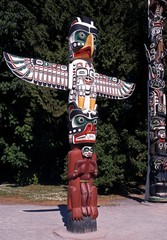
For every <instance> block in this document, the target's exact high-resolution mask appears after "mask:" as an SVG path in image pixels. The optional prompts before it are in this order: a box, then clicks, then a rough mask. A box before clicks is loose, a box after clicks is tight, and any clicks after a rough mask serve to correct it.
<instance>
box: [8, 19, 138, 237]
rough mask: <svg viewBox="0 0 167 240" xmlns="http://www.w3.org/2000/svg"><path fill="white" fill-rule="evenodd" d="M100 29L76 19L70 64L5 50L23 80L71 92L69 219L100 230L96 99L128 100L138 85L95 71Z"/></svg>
mask: <svg viewBox="0 0 167 240" xmlns="http://www.w3.org/2000/svg"><path fill="white" fill-rule="evenodd" d="M96 42H97V29H96V27H95V26H94V23H93V21H91V20H90V19H89V18H87V17H76V18H74V20H73V22H72V24H71V27H70V30H69V58H70V63H69V65H68V66H64V65H60V64H54V63H48V62H46V61H43V60H39V59H33V58H24V57H18V56H15V55H11V54H9V53H6V52H5V53H4V58H5V60H6V63H7V65H8V66H9V68H10V69H11V71H12V72H13V73H14V74H16V75H17V76H18V77H19V78H21V79H23V80H25V81H27V82H29V83H33V84H36V85H39V86H44V87H50V88H55V89H62V90H69V102H68V113H69V117H68V129H69V143H70V145H71V150H70V151H69V153H68V179H69V184H68V204H67V207H68V211H69V214H68V221H67V230H68V231H71V232H78V233H84V232H90V231H96V229H97V226H96V218H97V216H98V209H97V189H96V187H95V186H94V185H93V179H94V177H96V176H97V159H96V153H95V152H94V149H93V147H94V144H95V142H96V133H97V120H98V113H97V105H96V97H97V96H101V97H107V98H112V99H125V98H128V97H129V96H130V95H131V94H132V93H133V91H134V87H135V85H134V84H133V83H127V82H124V81H121V80H119V79H117V78H115V77H107V76H105V75H102V74H99V73H97V72H96V71H95V69H94V66H93V58H94V55H95V52H96Z"/></svg>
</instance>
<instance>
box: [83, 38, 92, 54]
mask: <svg viewBox="0 0 167 240" xmlns="http://www.w3.org/2000/svg"><path fill="white" fill-rule="evenodd" d="M85 48H90V57H91V58H92V56H93V53H94V40H93V35H92V34H89V35H88V37H87V39H86V43H85V46H84V49H85Z"/></svg>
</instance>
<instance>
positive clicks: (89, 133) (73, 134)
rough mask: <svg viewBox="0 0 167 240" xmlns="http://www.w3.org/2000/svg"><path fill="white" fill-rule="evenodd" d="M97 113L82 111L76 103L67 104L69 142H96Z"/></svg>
mask: <svg viewBox="0 0 167 240" xmlns="http://www.w3.org/2000/svg"><path fill="white" fill-rule="evenodd" d="M97 119H98V116H97V114H95V115H94V114H92V113H91V112H87V113H83V112H82V110H81V109H80V108H78V107H77V105H76V104H75V103H74V102H72V103H70V104H69V124H68V128H69V142H70V143H71V144H83V143H90V144H94V143H95V142H96V133H97Z"/></svg>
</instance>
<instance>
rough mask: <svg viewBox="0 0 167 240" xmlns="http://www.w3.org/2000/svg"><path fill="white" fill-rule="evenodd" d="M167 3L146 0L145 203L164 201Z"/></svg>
mask: <svg viewBox="0 0 167 240" xmlns="http://www.w3.org/2000/svg"><path fill="white" fill-rule="evenodd" d="M166 4H167V2H166V1H163V0H156V1H154V0H152V1H148V23H149V25H148V30H149V41H150V46H149V49H148V48H147V47H146V46H145V49H146V56H147V59H148V71H149V79H148V132H149V136H148V173H147V183H146V200H149V201H157V202H164V201H167V142H166V96H165V91H164V88H165V81H164V58H165V56H166V50H165V47H164V43H163V21H164V19H165V18H164V17H163V13H164V10H165V7H166Z"/></svg>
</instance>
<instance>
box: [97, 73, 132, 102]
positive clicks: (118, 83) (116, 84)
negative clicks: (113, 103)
mask: <svg viewBox="0 0 167 240" xmlns="http://www.w3.org/2000/svg"><path fill="white" fill-rule="evenodd" d="M95 79H96V91H97V96H102V97H106V98H112V99H125V98H128V97H129V96H130V95H132V93H133V91H134V89H135V84H134V83H128V82H124V81H122V80H120V79H117V78H115V77H107V76H105V75H102V74H98V73H96V74H95Z"/></svg>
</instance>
